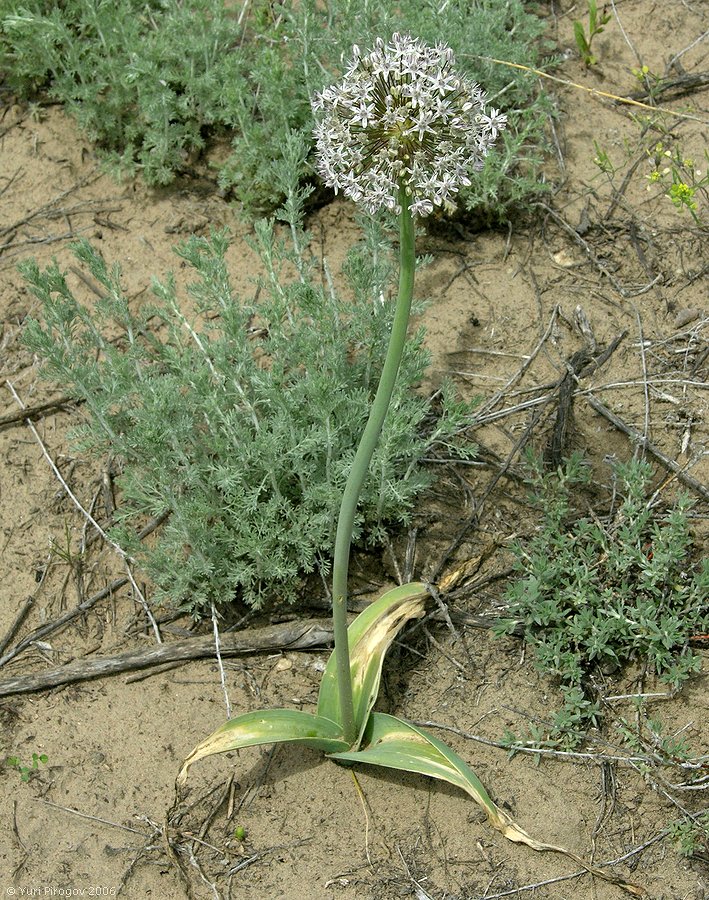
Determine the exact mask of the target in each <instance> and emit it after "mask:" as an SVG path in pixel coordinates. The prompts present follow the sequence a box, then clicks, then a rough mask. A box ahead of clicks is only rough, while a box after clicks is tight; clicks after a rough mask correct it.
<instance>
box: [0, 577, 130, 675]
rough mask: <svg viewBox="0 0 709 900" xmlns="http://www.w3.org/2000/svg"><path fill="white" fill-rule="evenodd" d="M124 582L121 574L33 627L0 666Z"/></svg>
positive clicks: (6, 655)
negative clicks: (53, 616)
mask: <svg viewBox="0 0 709 900" xmlns="http://www.w3.org/2000/svg"><path fill="white" fill-rule="evenodd" d="M124 584H128V578H127V577H126V576H123V577H121V578H116V579H115V580H114V581H112V582H111V583H110V584H107V585H106V587H105V588H101V590H100V591H98V592H97V593H96V594H93V595H92V596H91V597H87V598H86V600H84V602H83V603H80V604H79V605H78V606H75V607H74V608H73V609H70V610H69V611H68V612H65V613H64V615H63V616H60V617H59V618H58V619H54V621H52V622H47V623H46V624H45V625H40V627H39V628H35V630H34V631H33V632H32V633H31V634H28V635H27V637H24V638H23V639H22V640H21V641H20V643H19V644H16V645H15V646H14V647H13V648H12V650H10V651H9V652H8V653H6V654H5V656H3V657H2V658H1V659H0V667H2V666H4V665H5V664H6V663H8V662H10V660H11V659H14V658H15V657H16V656H18V655H19V654H20V653H22V651H23V650H25V649H26V648H27V647H29V646H30V644H33V643H34V642H35V641H39V640H42V638H45V637H47V635H49V634H53V633H54V632H55V631H58V630H59V629H60V628H61V627H62V626H63V625H66V623H67V622H71V621H72V619H75V618H76V617H77V616H81V615H83V614H84V613H85V612H87V610H89V609H91V607H92V606H93V605H94V604H95V603H98V601H99V600H103V599H104V597H110V595H111V594H112V593H113V592H114V591H117V590H118V589H119V588H122V587H123V585H124Z"/></svg>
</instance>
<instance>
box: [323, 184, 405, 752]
mask: <svg viewBox="0 0 709 900" xmlns="http://www.w3.org/2000/svg"><path fill="white" fill-rule="evenodd" d="M410 202H411V198H410V197H409V195H408V194H407V193H406V191H405V190H404V188H403V187H402V188H401V189H400V191H399V203H400V205H401V214H400V216H399V242H400V250H399V297H398V299H397V302H396V311H395V313H394V321H393V323H392V327H391V337H390V338H389V348H388V350H387V355H386V359H385V360H384V367H383V369H382V374H381V377H380V379H379V386H378V387H377V393H376V395H375V397H374V400H373V402H372V408H371V410H370V413H369V419H368V420H367V424H366V426H365V428H364V432H363V434H362V439H361V440H360V443H359V447H358V448H357V453H356V454H355V458H354V461H353V463H352V468H351V469H350V474H349V476H348V478H347V484H346V485H345V490H344V493H343V495H342V503H341V505H340V517H339V519H338V521H337V535H336V537H335V558H334V562H333V572H332V620H333V627H334V632H335V659H336V662H337V689H338V693H339V697H340V715H341V719H342V730H343V735H344V739H345V740H346V741H349V742H350V744H354V742H355V740H356V738H357V728H356V723H355V720H354V706H353V702H352V680H351V676H350V652H349V644H348V640H347V573H348V568H349V560H350V546H351V544H352V529H353V527H354V521H355V514H356V511H357V502H358V500H359V495H360V491H361V490H362V485H363V484H364V480H365V478H366V477H367V473H368V472H369V464H370V462H371V460H372V456H373V454H374V450H375V449H376V446H377V442H378V441H379V435H380V434H381V430H382V426H383V425H384V420H385V418H386V414H387V410H388V409H389V403H390V402H391V397H392V394H393V392H394V385H395V384H396V376H397V374H398V372H399V365H400V363H401V357H402V355H403V352H404V345H405V343H406V331H407V327H408V324H409V314H410V312H411V299H412V297H413V292H414V272H415V269H416V251H415V247H414V223H413V217H412V215H411V212H410V210H409V206H408V205H409V203H410Z"/></svg>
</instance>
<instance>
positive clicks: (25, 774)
mask: <svg viewBox="0 0 709 900" xmlns="http://www.w3.org/2000/svg"><path fill="white" fill-rule="evenodd" d="M48 762H49V757H48V756H47V754H46V753H33V754H32V764H31V765H29V766H23V765H22V761H21V759H20V758H19V756H8V757H7V759H6V760H5V765H7V766H9V767H10V768H11V769H17V771H18V772H19V773H20V780H21V781H29V780H30V778H31V776H32V773H33V772H36V771H38V770H39V764H40V763H42V764H43V765H46V764H47V763H48Z"/></svg>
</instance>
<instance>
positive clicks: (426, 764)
mask: <svg viewBox="0 0 709 900" xmlns="http://www.w3.org/2000/svg"><path fill="white" fill-rule="evenodd" d="M328 756H329V757H330V758H331V759H339V760H344V761H347V762H353V763H369V764H370V765H375V766H383V767H385V768H388V769H398V770H399V771H403V772H415V773H417V774H420V775H428V776H429V777H430V778H438V779H440V780H441V781H447V782H448V783H449V784H452V785H454V786H455V787H459V788H461V789H462V790H464V791H465V792H466V793H468V794H469V795H470V796H471V797H472V798H473V800H475V802H476V803H477V804H479V805H480V806H481V807H482V808H483V809H484V810H485V812H486V814H487V817H488V820H489V822H490V824H491V825H492V826H493V827H494V828H496V829H497V830H498V831H500V832H501V833H502V834H503V835H504V836H505V837H506V838H507V839H508V840H510V841H514V842H515V843H520V844H526V845H527V846H528V847H531V848H532V849H533V850H538V851H551V852H554V853H563V854H564V855H565V856H568V857H569V858H571V859H573V860H574V861H575V862H577V863H579V865H581V866H583V867H584V868H585V869H586V870H587V871H589V872H590V873H592V874H593V875H596V876H598V877H599V878H603V879H604V880H606V881H610V882H611V883H613V884H617V885H619V886H620V887H622V888H624V889H625V890H627V891H628V892H629V893H631V894H633V895H634V896H636V897H642V896H645V891H644V890H643V888H641V887H639V886H638V885H636V884H632V883H630V882H626V881H624V880H623V879H621V878H616V877H615V876H614V875H611V874H610V873H608V872H605V871H603V870H601V869H597V868H595V867H594V866H591V865H589V864H588V863H587V862H585V861H584V860H583V859H582V858H581V857H580V856H577V855H576V854H575V853H572V852H571V851H570V850H566V849H565V848H564V847H557V846H555V845H554V844H545V843H542V842H540V841H537V840H535V839H534V838H533V837H531V836H530V835H529V834H527V832H526V831H525V830H524V829H523V828H520V826H519V825H517V824H516V822H514V821H513V820H512V819H511V818H510V817H509V816H508V815H507V813H506V812H504V811H503V810H501V809H500V807H499V806H497V804H496V803H495V802H494V801H493V800H492V799H491V797H490V795H489V794H488V792H487V791H486V790H485V788H484V787H483V785H482V783H481V782H480V779H479V778H478V777H477V775H476V774H475V772H473V770H472V769H471V768H470V766H468V764H467V763H466V762H464V760H462V759H461V758H460V756H458V754H457V753H455V752H454V751H453V750H451V749H450V747H448V746H446V744H444V743H443V741H440V740H438V738H435V737H433V735H430V734H428V733H427V732H425V731H422V730H421V729H420V728H416V726H415V725H411V724H410V723H409V722H404V721H402V720H401V719H397V718H394V716H388V715H386V714H385V713H377V712H373V713H371V715H370V717H369V721H368V722H367V727H366V729H365V731H364V735H363V739H362V749H361V750H358V751H355V750H349V751H344V752H338V753H330V754H328Z"/></svg>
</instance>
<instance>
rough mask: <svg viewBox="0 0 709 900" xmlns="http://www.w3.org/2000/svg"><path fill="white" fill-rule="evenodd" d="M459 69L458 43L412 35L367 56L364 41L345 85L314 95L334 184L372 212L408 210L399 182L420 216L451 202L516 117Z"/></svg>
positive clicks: (321, 157) (324, 169)
mask: <svg viewBox="0 0 709 900" xmlns="http://www.w3.org/2000/svg"><path fill="white" fill-rule="evenodd" d="M453 66H454V58H453V52H452V51H451V50H450V48H449V47H446V46H445V45H444V44H438V45H437V46H436V47H429V46H428V45H426V44H424V43H423V42H422V41H419V40H415V39H414V38H412V37H409V36H408V35H400V34H395V35H394V36H393V37H392V39H391V41H390V42H389V43H384V41H382V40H381V39H379V40H377V42H376V44H375V47H374V49H373V50H372V51H371V52H370V53H368V54H367V55H364V56H363V55H362V54H361V52H360V49H359V47H357V46H355V47H354V48H353V51H352V60H351V61H350V62H349V64H348V67H347V71H346V74H345V76H344V79H343V81H342V82H341V84H339V85H332V86H331V87H328V88H325V90H323V91H322V92H321V93H319V94H316V95H315V96H314V98H313V100H312V107H313V110H314V112H315V113H316V116H317V124H316V126H315V139H316V143H317V153H318V171H319V173H320V175H321V177H322V178H323V180H324V181H325V183H326V184H328V185H329V186H330V187H333V188H334V189H335V191H342V193H343V194H345V195H346V196H347V197H349V198H350V199H352V200H354V201H355V202H358V203H362V204H363V205H364V206H365V208H366V209H368V210H369V211H370V212H376V211H377V210H379V209H382V208H386V209H391V210H395V211H396V212H400V208H399V188H400V186H401V187H403V188H404V189H405V190H406V192H407V194H408V195H409V197H410V199H411V202H410V204H409V209H410V210H411V212H412V213H413V214H414V215H420V216H427V215H430V214H431V213H432V212H433V209H434V207H436V206H444V207H445V208H447V209H452V208H453V207H454V203H453V198H454V197H455V196H456V194H457V193H458V191H459V190H460V188H461V187H467V186H469V185H470V184H471V181H470V177H469V176H470V175H472V174H473V173H474V172H477V171H479V170H480V169H481V168H482V165H483V161H484V158H485V156H486V155H487V153H488V152H489V150H490V148H491V147H492V145H493V143H494V142H495V139H496V138H497V136H498V134H499V133H500V131H502V129H503V128H504V127H505V125H506V122H507V118H506V116H504V115H502V114H501V113H500V112H499V111H498V110H496V109H491V110H490V112H489V113H486V112H485V94H484V92H483V91H482V90H481V89H480V88H479V87H478V85H477V84H474V83H473V82H471V81H469V80H468V79H466V78H464V77H462V76H460V75H458V74H457V73H456V72H455V71H454V68H453Z"/></svg>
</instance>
